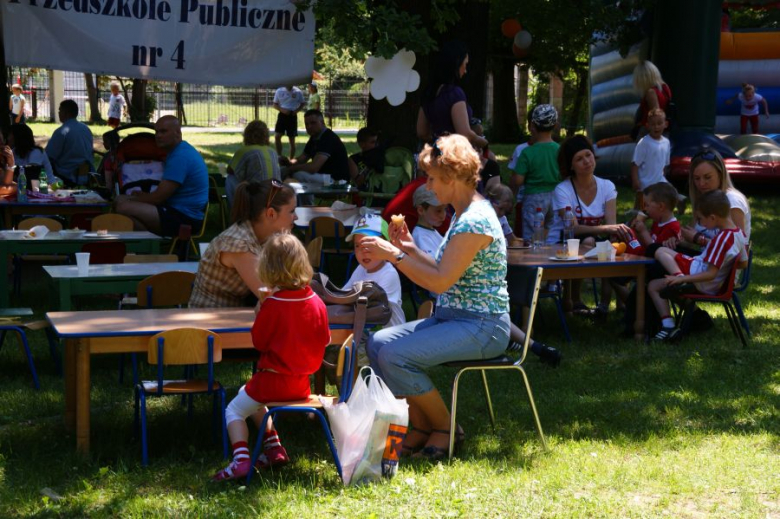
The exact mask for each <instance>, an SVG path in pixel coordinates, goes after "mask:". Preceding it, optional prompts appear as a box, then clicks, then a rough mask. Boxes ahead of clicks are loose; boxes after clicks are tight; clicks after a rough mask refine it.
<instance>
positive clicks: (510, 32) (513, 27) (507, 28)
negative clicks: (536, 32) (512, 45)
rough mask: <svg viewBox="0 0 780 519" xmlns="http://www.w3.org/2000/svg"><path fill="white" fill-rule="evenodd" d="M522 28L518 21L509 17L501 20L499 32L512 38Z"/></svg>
mask: <svg viewBox="0 0 780 519" xmlns="http://www.w3.org/2000/svg"><path fill="white" fill-rule="evenodd" d="M522 30H523V26H522V25H520V22H518V21H517V20H515V19H514V18H509V19H508V20H504V21H503V22H501V34H503V35H504V36H506V37H507V38H514V37H515V34H517V33H518V32H520V31H522Z"/></svg>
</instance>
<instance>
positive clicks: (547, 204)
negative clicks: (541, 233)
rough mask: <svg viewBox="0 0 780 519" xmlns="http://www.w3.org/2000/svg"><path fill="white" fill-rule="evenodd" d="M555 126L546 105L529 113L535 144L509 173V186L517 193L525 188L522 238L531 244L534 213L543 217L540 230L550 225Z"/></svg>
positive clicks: (558, 178)
mask: <svg viewBox="0 0 780 519" xmlns="http://www.w3.org/2000/svg"><path fill="white" fill-rule="evenodd" d="M557 124H558V112H557V111H556V110H555V107H553V106H552V105H548V104H543V105H539V106H537V107H536V108H534V110H533V112H531V125H532V126H533V127H534V131H535V134H536V141H535V142H534V145H533V146H529V147H528V148H525V149H524V150H523V151H522V153H520V158H518V160H517V163H516V164H515V169H514V173H513V174H512V181H511V183H512V186H513V189H515V190H517V189H519V188H520V187H522V186H525V196H524V200H523V239H524V240H526V241H531V238H532V237H533V232H534V217H535V216H536V210H537V209H541V210H542V213H543V214H544V221H545V224H544V227H545V229H548V230H549V229H550V226H551V225H552V222H553V208H552V200H553V191H554V190H555V186H557V185H558V183H559V182H560V181H561V176H560V173H559V172H558V148H559V147H560V146H559V145H558V143H557V142H555V141H554V140H553V138H552V132H553V130H555V126H556V125H557Z"/></svg>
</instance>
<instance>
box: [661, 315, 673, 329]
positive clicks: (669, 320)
mask: <svg viewBox="0 0 780 519" xmlns="http://www.w3.org/2000/svg"><path fill="white" fill-rule="evenodd" d="M661 326H663V327H664V328H674V319H672V318H671V317H666V318H664V319H661Z"/></svg>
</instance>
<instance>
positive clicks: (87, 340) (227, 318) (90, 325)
mask: <svg viewBox="0 0 780 519" xmlns="http://www.w3.org/2000/svg"><path fill="white" fill-rule="evenodd" d="M46 318H47V319H48V320H49V322H50V323H51V325H52V328H53V330H54V332H55V333H56V334H57V336H59V338H61V339H64V340H65V426H66V427H67V428H68V429H69V430H71V431H72V430H74V429H75V431H76V449H77V450H78V451H79V452H81V453H83V454H88V453H89V428H90V416H89V409H90V388H91V375H90V362H91V356H92V355H96V354H100V353H145V352H146V351H147V342H148V340H149V337H151V336H152V335H154V334H156V333H159V332H162V331H165V330H170V329H173V328H182V327H197V328H208V329H209V330H211V331H213V332H216V333H219V334H220V335H221V336H222V348H224V349H248V348H252V339H251V337H250V333H249V332H250V330H251V328H252V323H253V322H254V320H255V312H254V309H252V308H219V309H196V308H192V309H191V308H184V309H180V308H173V309H152V310H112V311H106V312H50V313H48V314H46Z"/></svg>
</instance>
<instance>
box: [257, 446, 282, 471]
mask: <svg viewBox="0 0 780 519" xmlns="http://www.w3.org/2000/svg"><path fill="white" fill-rule="evenodd" d="M288 463H290V457H289V456H288V455H287V451H286V450H284V447H282V446H281V445H280V446H278V447H273V448H271V449H268V450H266V451H265V452H263V453H262V454H261V455H260V456H259V457H258V458H257V461H256V462H255V468H256V469H257V470H266V469H269V468H271V467H283V466H285V465H287V464H288Z"/></svg>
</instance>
